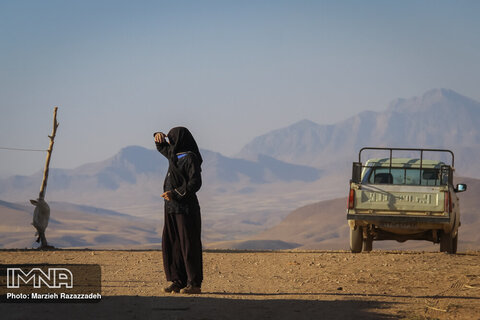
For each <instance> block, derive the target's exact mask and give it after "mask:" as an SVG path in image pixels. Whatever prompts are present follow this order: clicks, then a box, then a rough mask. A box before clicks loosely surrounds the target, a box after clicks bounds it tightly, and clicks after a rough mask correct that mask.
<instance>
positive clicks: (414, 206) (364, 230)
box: [347, 147, 467, 253]
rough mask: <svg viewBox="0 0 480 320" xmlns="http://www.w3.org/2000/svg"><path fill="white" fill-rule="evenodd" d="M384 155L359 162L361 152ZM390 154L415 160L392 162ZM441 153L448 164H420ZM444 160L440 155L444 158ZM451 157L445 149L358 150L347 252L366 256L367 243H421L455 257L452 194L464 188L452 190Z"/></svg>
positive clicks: (456, 211) (456, 208) (456, 207)
mask: <svg viewBox="0 0 480 320" xmlns="http://www.w3.org/2000/svg"><path fill="white" fill-rule="evenodd" d="M366 150H375V151H385V152H388V153H389V156H388V157H384V158H372V159H369V160H367V161H366V162H365V164H363V163H362V161H361V160H362V159H361V156H362V152H365V151H366ZM393 152H395V153H398V152H404V153H407V154H409V155H411V154H416V153H418V155H419V157H398V158H397V157H394V156H393ZM431 152H435V153H443V154H445V155H446V157H447V158H450V162H449V163H446V162H444V161H440V160H428V159H424V154H426V153H428V154H430V153H431ZM444 157H445V156H444ZM453 164H454V154H453V152H452V151H450V150H441V149H411V148H371V147H367V148H362V149H361V150H360V152H359V161H358V162H354V163H353V170H352V179H351V181H350V191H349V197H348V209H347V220H348V224H349V226H350V249H351V251H352V252H361V251H362V250H363V251H367V252H368V251H371V250H372V247H373V241H380V240H397V241H399V242H404V241H407V240H427V241H431V242H433V243H440V251H442V252H448V253H456V251H457V243H458V228H459V226H460V204H459V199H458V197H457V195H456V193H458V192H462V191H465V190H466V188H467V186H466V185H465V184H458V185H457V186H455V187H454V186H453V172H454V167H453Z"/></svg>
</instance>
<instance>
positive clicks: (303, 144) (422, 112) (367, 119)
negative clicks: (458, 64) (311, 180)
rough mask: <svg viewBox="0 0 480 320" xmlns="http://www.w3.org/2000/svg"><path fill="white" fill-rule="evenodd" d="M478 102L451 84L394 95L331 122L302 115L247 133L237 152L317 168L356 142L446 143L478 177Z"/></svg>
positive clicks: (338, 162)
mask: <svg viewBox="0 0 480 320" xmlns="http://www.w3.org/2000/svg"><path fill="white" fill-rule="evenodd" d="M479 123H480V103H479V102H477V101H474V100H472V99H470V98H467V97H464V96H462V95H460V94H458V93H456V92H454V91H452V90H447V89H435V90H431V91H428V92H426V93H425V94H424V95H423V96H422V97H415V98H411V99H397V100H395V101H393V102H392V103H391V104H390V106H389V107H388V108H387V109H386V110H385V111H383V112H372V111H365V112H361V113H359V114H357V115H355V116H353V117H351V118H349V119H346V120H345V121H342V122H339V123H337V124H333V125H319V124H316V123H314V122H312V121H309V120H303V121H300V122H298V123H295V124H293V125H291V126H289V127H287V128H283V129H279V130H274V131H272V132H269V133H267V134H265V135H262V136H259V137H257V138H255V139H253V140H252V141H251V142H250V143H249V144H247V145H246V146H245V147H244V148H243V149H242V150H241V152H240V153H239V154H238V156H239V157H243V158H246V159H255V158H256V157H258V155H261V154H268V155H269V156H271V157H274V158H276V159H279V160H282V161H286V162H290V163H297V164H303V165H308V166H313V167H317V168H329V169H330V170H331V169H332V168H334V167H337V168H338V167H341V168H342V170H343V168H346V166H348V165H350V163H351V161H352V159H354V158H355V157H356V156H357V152H358V150H359V149H360V148H361V147H365V146H371V147H374V146H383V147H388V146H390V147H422V148H445V149H451V150H453V151H454V152H455V154H456V156H457V160H458V161H457V163H456V168H457V169H458V171H459V172H460V173H461V174H462V175H464V176H473V177H480V170H478V164H477V162H476V160H475V159H477V158H478V157H479V156H480V128H479V126H478V124H479Z"/></svg>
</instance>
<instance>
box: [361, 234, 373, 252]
mask: <svg viewBox="0 0 480 320" xmlns="http://www.w3.org/2000/svg"><path fill="white" fill-rule="evenodd" d="M372 249H373V237H372V235H370V234H367V237H366V238H365V240H363V251H365V252H370V251H372Z"/></svg>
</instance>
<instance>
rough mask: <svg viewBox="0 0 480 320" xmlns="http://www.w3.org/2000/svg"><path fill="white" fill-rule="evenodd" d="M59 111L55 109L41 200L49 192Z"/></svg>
mask: <svg viewBox="0 0 480 320" xmlns="http://www.w3.org/2000/svg"><path fill="white" fill-rule="evenodd" d="M57 109H58V107H55V108H54V109H53V130H52V134H51V135H49V136H48V137H49V138H50V145H49V146H48V150H47V160H46V162H45V169H44V170H43V180H42V186H41V187H40V193H39V195H38V197H39V198H40V199H44V198H45V192H46V190H47V180H48V169H49V166H50V157H51V156H52V151H53V143H54V139H55V134H56V133H57V128H58V124H59V123H58V122H57Z"/></svg>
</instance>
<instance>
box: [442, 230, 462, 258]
mask: <svg viewBox="0 0 480 320" xmlns="http://www.w3.org/2000/svg"><path fill="white" fill-rule="evenodd" d="M457 243H458V234H457V236H456V237H455V238H453V237H452V234H451V233H443V234H442V237H441V238H440V252H447V253H452V254H455V253H457Z"/></svg>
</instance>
